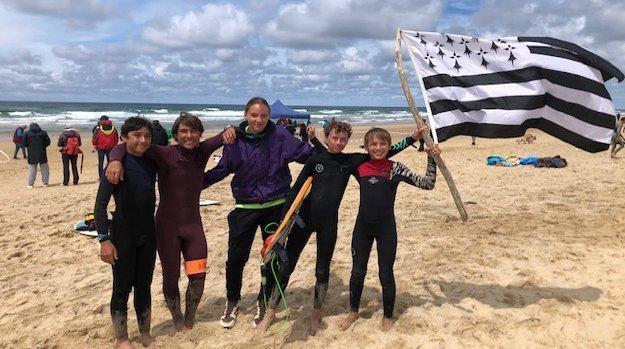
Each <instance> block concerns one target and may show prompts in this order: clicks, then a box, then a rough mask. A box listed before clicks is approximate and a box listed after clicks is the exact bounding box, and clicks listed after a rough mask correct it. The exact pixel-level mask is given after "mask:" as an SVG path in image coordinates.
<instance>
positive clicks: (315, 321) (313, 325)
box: [308, 308, 321, 336]
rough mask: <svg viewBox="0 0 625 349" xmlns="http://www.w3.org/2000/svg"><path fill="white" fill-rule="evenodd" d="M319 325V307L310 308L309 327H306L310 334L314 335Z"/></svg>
mask: <svg viewBox="0 0 625 349" xmlns="http://www.w3.org/2000/svg"><path fill="white" fill-rule="evenodd" d="M320 326H321V314H320V311H319V309H314V308H313V310H312V312H311V313H310V328H309V329H308V332H309V333H310V335H311V336H314V335H316V334H317V331H319V327H320Z"/></svg>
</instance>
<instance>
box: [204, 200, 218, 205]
mask: <svg viewBox="0 0 625 349" xmlns="http://www.w3.org/2000/svg"><path fill="white" fill-rule="evenodd" d="M208 205H219V201H217V200H208V199H200V206H208Z"/></svg>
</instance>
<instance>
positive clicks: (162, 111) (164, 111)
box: [152, 109, 169, 114]
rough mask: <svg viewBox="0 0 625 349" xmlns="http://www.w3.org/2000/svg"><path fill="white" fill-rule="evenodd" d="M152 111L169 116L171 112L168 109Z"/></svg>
mask: <svg viewBox="0 0 625 349" xmlns="http://www.w3.org/2000/svg"><path fill="white" fill-rule="evenodd" d="M152 111H153V112H155V113H156V114H167V113H168V112H169V111H168V110H167V109H154V110H152Z"/></svg>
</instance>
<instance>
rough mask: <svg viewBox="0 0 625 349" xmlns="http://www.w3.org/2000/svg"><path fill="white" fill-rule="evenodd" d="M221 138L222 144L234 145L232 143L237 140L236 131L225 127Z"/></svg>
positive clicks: (231, 127) (230, 127)
mask: <svg viewBox="0 0 625 349" xmlns="http://www.w3.org/2000/svg"><path fill="white" fill-rule="evenodd" d="M221 137H222V138H223V140H224V144H234V141H235V140H236V139H237V131H236V129H235V128H234V126H232V125H230V126H228V127H226V129H225V130H224V132H223V133H222V134H221Z"/></svg>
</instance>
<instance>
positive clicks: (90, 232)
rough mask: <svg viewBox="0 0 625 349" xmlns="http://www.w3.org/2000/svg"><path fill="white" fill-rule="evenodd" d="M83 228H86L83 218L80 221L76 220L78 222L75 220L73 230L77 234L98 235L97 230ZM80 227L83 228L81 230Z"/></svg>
mask: <svg viewBox="0 0 625 349" xmlns="http://www.w3.org/2000/svg"><path fill="white" fill-rule="evenodd" d="M85 228H87V224H86V223H85V220H84V219H83V220H82V221H78V222H76V224H74V230H76V232H77V233H78V234H81V235H86V236H91V237H96V236H98V231H97V230H84V229H85ZM81 229H83V230H81Z"/></svg>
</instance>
